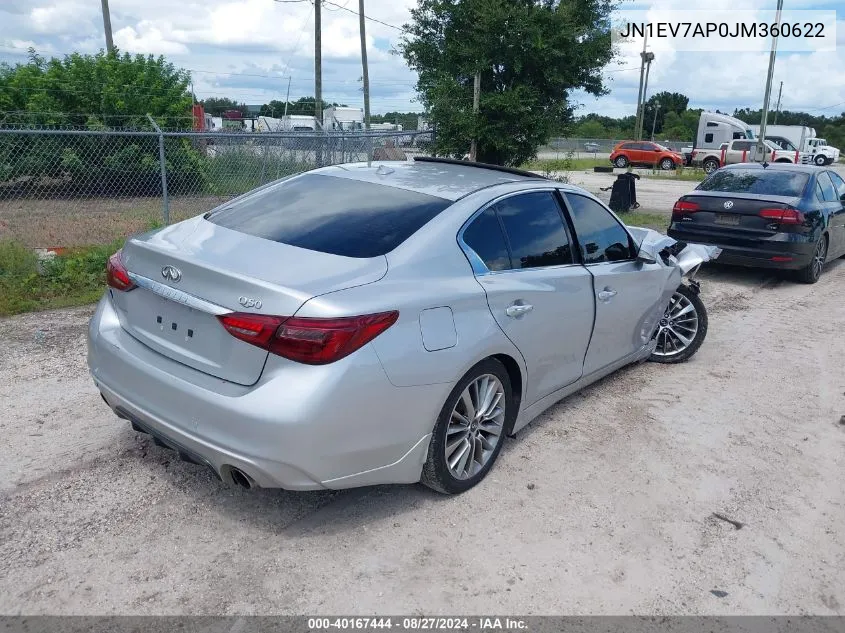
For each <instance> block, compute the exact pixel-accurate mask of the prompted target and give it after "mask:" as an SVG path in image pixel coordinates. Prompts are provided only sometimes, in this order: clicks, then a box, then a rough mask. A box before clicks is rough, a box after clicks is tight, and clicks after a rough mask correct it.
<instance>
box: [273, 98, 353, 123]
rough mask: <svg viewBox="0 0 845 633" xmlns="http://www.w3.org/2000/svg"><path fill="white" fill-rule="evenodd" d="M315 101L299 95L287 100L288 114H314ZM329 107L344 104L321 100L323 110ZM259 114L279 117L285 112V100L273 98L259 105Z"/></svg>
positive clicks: (342, 105) (343, 105)
mask: <svg viewBox="0 0 845 633" xmlns="http://www.w3.org/2000/svg"><path fill="white" fill-rule="evenodd" d="M315 103H316V100H315V99H314V97H300V98H299V99H297V100H296V101H289V102H288V107H287V113H288V114H305V115H311V116H313V115H314V111H315ZM330 107H336V108H337V107H341V108H343V107H346V105H345V104H342V103H329V102H328V101H323V110H325V109H326V108H330ZM258 114H259V116H269V117H274V118H277V119H278V118H281V117H282V116H283V115H284V114H285V102H284V101H278V100H275V99H274V100H273V101H271V102H270V103H265V104H264V105H262V106H261V110H260V111H259V113H258Z"/></svg>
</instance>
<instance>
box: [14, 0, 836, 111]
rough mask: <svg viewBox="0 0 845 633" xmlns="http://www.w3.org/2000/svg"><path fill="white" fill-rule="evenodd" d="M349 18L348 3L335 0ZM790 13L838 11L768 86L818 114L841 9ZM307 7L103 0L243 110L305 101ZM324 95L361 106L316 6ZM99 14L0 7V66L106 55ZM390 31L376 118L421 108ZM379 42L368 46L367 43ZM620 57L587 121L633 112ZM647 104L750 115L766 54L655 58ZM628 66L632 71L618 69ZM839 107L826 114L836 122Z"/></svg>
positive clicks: (349, 57)
mask: <svg viewBox="0 0 845 633" xmlns="http://www.w3.org/2000/svg"><path fill="white" fill-rule="evenodd" d="M333 2H336V4H337V5H341V6H345V7H346V8H347V9H350V10H351V11H353V12H357V9H358V3H357V2H354V0H353V1H351V2H348V1H347V0H333ZM415 4H416V0H367V14H368V15H369V16H371V17H373V18H376V19H378V20H381V21H383V22H386V23H387V24H390V25H394V26H399V27H401V26H402V25H403V24H404V23H406V22H407V21H408V20H409V18H410V14H409V9H410V7H413V6H415ZM692 4H693V3H691V2H689V1H688V0H650V1H648V2H645V1H643V0H637V1H636V2H633V3H630V4H626V6H627V7H630V8H636V9H652V8H664V9H680V8H685V9H694V8H701V9H707V10H712V11H717V10H722V9H730V8H734V7H735V6H736V5H737V4H738V3H737V1H736V0H708V1H707V2H705V1H704V0H698V1H697V2H696V3H695V5H696V6H692ZM741 4H742V5H743V6H742V8H743V9H764V8H765V9H770V8H771V5H772V2H771V0H743V1H742V3H741ZM789 8H790V9H799V8H800V9H828V10H830V9H836V10H838V11H839V18H840V21H839V22H838V24H837V40H838V42H839V43H840V49H839V50H838V51H835V52H831V53H809V54H796V53H781V54H779V55H778V60H777V66H776V69H775V85H776V86H777V84H778V82H780V81H783V82H784V93H783V107H784V108H792V109H801V108H810V107H812V108H823V107H826V106H830V105H834V104H837V103H839V102H845V53H843V51H845V22H843V21H842V18H843V17H845V14H844V13H843V3H842V0H790V3H789ZM313 11H314V9H313V4H312V3H311V2H308V1H307V0H305V1H303V2H284V3H281V2H273V1H272V0H202V1H200V0H185V1H176V2H174V1H173V0H112V1H111V18H112V25H113V29H114V38H115V43H116V45H117V46H118V47H120V48H121V49H122V50H126V51H129V52H133V53H134V52H138V53H152V54H156V55H157V54H164V55H167V56H168V58H169V59H170V60H171V61H173V62H174V63H175V64H177V65H179V66H182V67H184V68H187V69H190V70H192V71H193V79H194V89H195V91H196V92H197V94H198V95H199V96H200V97H204V96H230V97H232V98H235V99H238V100H239V101H245V102H247V103H263V102H266V101H269V100H271V99H280V100H281V99H284V97H285V91H286V89H287V83H288V77H290V78H291V97H292V98H297V97H299V96H305V95H312V94H313V81H314V61H313V54H314V39H313V36H314V34H313V30H314V22H313ZM322 18H323V96H324V99H326V100H328V101H338V102H342V103H347V104H349V105H361V104H362V94H361V91H360V80H359V78H360V76H361V63H360V53H361V52H360V43H359V38H358V16H357V15H355V14H354V13H350V12H349V11H347V10H344V9H341V8H338V7H337V6H336V5H335V4H324V5H323V11H322ZM102 28H103V27H102V16H101V14H100V10H99V2H96V0H26V1H25V0H0V59H7V60H9V61H13V62H14V61H20V60H21V59H22V56H23V55H25V54H26V48H27V47H28V46H30V45H32V46H34V47H35V48H36V49H38V51H39V52H40V53H42V54H46V55H50V54H62V53H68V52H72V51H74V50H80V51H82V52H95V51H96V50H99V49H101V48H102V47H103V46H104V40H103V32H102ZM399 37H400V33H399V31H397V30H396V29H394V28H390V27H389V26H385V25H382V24H379V23H377V22H374V21H367V42H368V56H369V61H370V80H371V92H372V95H373V99H372V102H373V103H372V105H373V111H374V112H385V111H390V110H409V109H419V105H418V104H416V103H413V102H412V101H413V99H414V97H415V94H414V89H413V88H414V82H415V75H414V73H412V72H411V71H410V70H409V69H408V68H407V67H406V66H405V63H404V60H403V59H402V58H401V56H396V55H392V54H390V53H389V51H388V50H387V48H389V47H391V46H395V44H396V43H397V42H398V39H399ZM376 43H378V46H377V45H376ZM640 47H641V44H640V46H639V47H638V46H637V45H636V44H634V45H630V46H626V47H622V48H621V49H620V52H621V57H620V59H619V60H618V64H616V65H612V66H611V67H609V68H608V69H606V70H607V72H606V77H607V78H608V87H609V88H610V94H609V95H607V96H604V97H600V98H598V99H596V98H594V97H592V96H589V95H584V94H582V93H580V92H576V93H575V94H574V95H573V96H574V98H575V99H576V100H577V101H579V102H580V103H581V104H582V106H583V107H581V108H580V109H579V113H586V112H590V111H595V112H600V113H603V114H608V115H612V116H624V115H626V114H633V113H634V110H635V106H636V99H637V87H638V82H639V72H638V70H637V69H638V67H639V48H640ZM655 53H656V59H655V62H654V64H653V65H652V68H651V75H650V78H649V89H648V92H649V94H654V93H655V92H659V91H662V90H668V91H672V92H682V93H684V94H686V95H687V96H689V97H690V101H691V105H693V106H697V107H698V106H704V107H709V108H716V107H718V108H720V109H722V110H732V109H733V108H734V107H753V108H759V107H760V105H761V102H762V92H763V86H764V84H765V73H766V65H767V63H768V55H767V54H765V53H733V54H732V53H728V54H719V53H686V52H679V51H672V50H666V49H663V48H660V47H658V48H656V49H655ZM628 67H635V69H634V70H623V69H626V68H628ZM843 109H845V107H843V108H833V109H830V110H827V111H824V113H827V114H837V113H838V112H840V111H841V110H843Z"/></svg>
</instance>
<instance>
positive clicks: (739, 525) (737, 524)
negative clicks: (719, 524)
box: [713, 512, 745, 530]
mask: <svg viewBox="0 0 845 633" xmlns="http://www.w3.org/2000/svg"><path fill="white" fill-rule="evenodd" d="M713 516H714V517H716V518H717V519H719V520H720V521H724V522H725V523H730V524H731V525H732V526H734V527H735V528H736V529H737V530H741V529H742V528H743V527H745V523H742V522H741V521H736V520H735V519H731V518H730V517H726V516H725V515H724V514H719V513H718V512H714V513H713Z"/></svg>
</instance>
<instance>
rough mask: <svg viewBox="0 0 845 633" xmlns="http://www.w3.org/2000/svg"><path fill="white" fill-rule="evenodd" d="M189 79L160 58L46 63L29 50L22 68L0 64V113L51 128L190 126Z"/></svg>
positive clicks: (97, 57)
mask: <svg viewBox="0 0 845 633" xmlns="http://www.w3.org/2000/svg"><path fill="white" fill-rule="evenodd" d="M190 80H191V77H190V74H189V73H188V72H186V71H184V70H181V69H178V68H176V67H175V66H174V65H173V64H170V63H168V62H167V61H166V60H165V59H164V57H153V56H152V55H149V56H144V55H135V56H134V57H133V56H130V55H129V54H128V53H124V54H123V55H121V54H120V53H119V52H117V51H116V52H115V53H114V54H106V53H104V52H102V51H101V52H99V53H97V54H96V55H81V54H79V53H73V54H72V55H66V56H65V57H64V58H53V59H50V60H49V61H47V60H45V59H44V58H43V57H41V56H40V55H38V54H37V53H36V52H35V50H33V49H30V53H29V60H28V61H27V63H25V64H16V65H15V66H10V65H8V64H0V110H4V111H15V112H22V113H27V122H28V123H29V124H33V125H41V126H50V125H62V126H74V127H85V126H89V127H91V126H93V127H97V126H103V125H105V126H108V127H128V126H137V125H141V124H144V125H146V114H147V113H149V114H152V115H153V116H154V117H155V118H156V119H157V120H158V121H159V125H162V126H167V127H177V126H182V127H186V126H185V123H186V121H187V122H188V126H189V125H190V124H189V122H190V116H191V96H190V94H189V93H188V90H187V88H188V84H189V83H190Z"/></svg>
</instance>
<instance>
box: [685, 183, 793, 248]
mask: <svg viewBox="0 0 845 633" xmlns="http://www.w3.org/2000/svg"><path fill="white" fill-rule="evenodd" d="M679 202H691V203H695V204H697V205H698V207H699V208H698V210H697V211H695V212H694V213H687V214H682V216H681V218H678V217H676V218H675V221H679V222H680V223H681V224H680V226H682V227H683V230H684V231H687V232H689V233H701V234H702V235H707V236H709V237H710V238H712V239H715V240H717V241H718V242H719V243H720V244H723V245H726V246H753V245H755V244H757V243H759V242H760V240H763V239H766V238H770V237H771V236H773V235H775V234H776V233H779V232H793V231H796V230H798V229H799V228H800V227H797V226H795V225H781V224H779V223H777V222H773V221H772V219H770V218H765V217H762V216H761V215H760V211H762V210H763V209H788V208H796V207H795V205H797V204H798V202H799V198H796V197H792V196H776V195H762V194H748V193H726V192H722V191H713V192H710V191H696V192H695V193H691V194H688V195H686V196H684V197H683V198H681V200H680V201H679Z"/></svg>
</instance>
